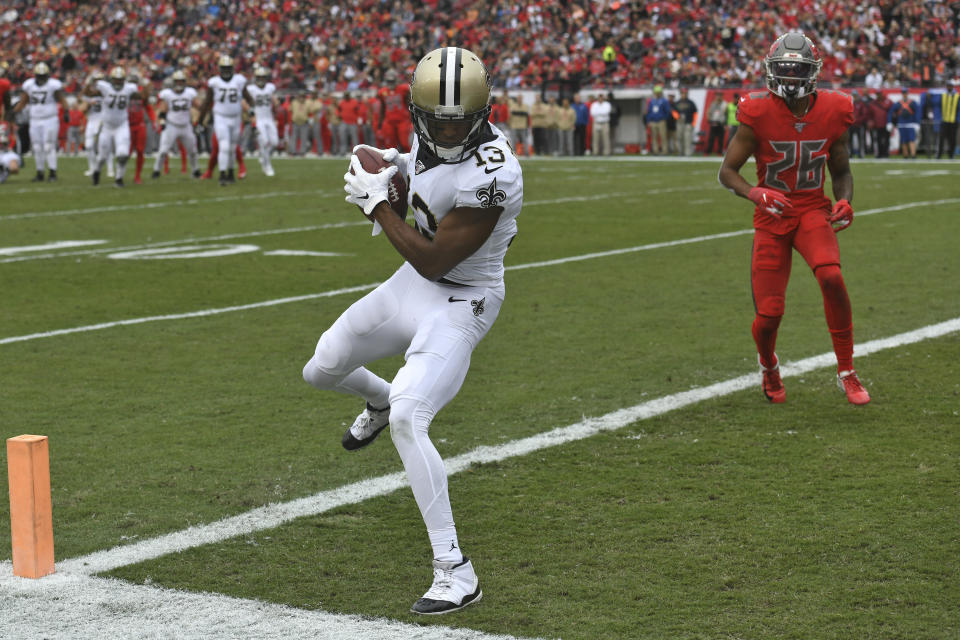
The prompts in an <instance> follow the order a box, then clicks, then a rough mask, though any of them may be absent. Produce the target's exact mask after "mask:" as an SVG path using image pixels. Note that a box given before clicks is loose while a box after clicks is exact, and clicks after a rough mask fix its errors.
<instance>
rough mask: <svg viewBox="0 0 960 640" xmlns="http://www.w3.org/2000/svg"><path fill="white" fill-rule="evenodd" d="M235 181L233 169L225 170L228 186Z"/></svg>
mask: <svg viewBox="0 0 960 640" xmlns="http://www.w3.org/2000/svg"><path fill="white" fill-rule="evenodd" d="M236 181H237V179H236V177H234V175H233V169H227V182H229V183H230V184H233V183H234V182H236Z"/></svg>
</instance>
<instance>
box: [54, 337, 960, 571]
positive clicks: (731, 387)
mask: <svg viewBox="0 0 960 640" xmlns="http://www.w3.org/2000/svg"><path fill="white" fill-rule="evenodd" d="M956 331H960V318H954V319H952V320H947V321H945V322H941V323H939V324H934V325H929V326H926V327H922V328H920V329H916V330H914V331H908V332H906V333H901V334H897V335H895V336H891V337H889V338H881V339H878V340H871V341H869V342H865V343H863V344H859V345H857V348H856V349H857V355H858V356H859V357H863V356H867V355H870V354H871V353H875V352H877V351H882V350H884V349H892V348H894V347H900V346H904V345H908V344H913V343H915V342H920V341H922V340H928V339H931V338H938V337H941V336H944V335H947V334H949V333H954V332H956ZM832 364H836V356H835V355H834V354H833V352H832V351H831V352H827V353H823V354H820V355H817V356H812V357H809V358H804V359H803V360H799V361H797V362H785V363H784V364H782V365H781V368H780V372H781V375H782V376H784V377H791V376H798V375H801V374H804V373H808V372H810V371H813V370H815V369H820V368H823V367H827V366H830V365H832ZM758 384H759V375H758V374H757V373H750V374H746V375H742V376H739V377H736V378H732V379H730V380H725V381H723V382H717V383H715V384H711V385H708V386H706V387H698V388H695V389H690V390H688V391H681V392H679V393H674V394H671V395H668V396H663V397H661V398H656V399H654V400H650V401H647V402H644V403H642V404H638V405H635V406H633V407H628V408H625V409H620V410H618V411H614V412H612V413H608V414H606V415H603V416H599V417H596V418H587V419H586V420H583V421H581V422H578V423H576V424H572V425H569V426H566V427H558V428H556V429H553V430H551V431H547V432H544V433H539V434H537V435H534V436H530V437H528V438H522V439H520V440H514V441H512V442H508V443H506V444H502V445H497V446H482V447H478V448H476V449H473V450H472V451H468V452H466V453H463V454H460V455H458V456H454V457H453V458H449V459H448V460H446V461H445V465H446V468H447V474H448V475H453V474H455V473H459V472H461V471H463V470H465V469H467V468H468V467H470V466H471V465H472V464H475V463H489V462H499V461H501V460H505V459H507V458H513V457H516V456H522V455H526V454H528V453H532V452H534V451H539V450H541V449H546V448H548V447H554V446H557V445H561V444H565V443H568V442H574V441H576V440H582V439H584V438H589V437H590V436H593V435H596V434H598V433H601V432H603V431H613V430H616V429H620V428H623V427H625V426H627V425H629V424H632V423H634V422H637V421H638V420H646V419H647V418H652V417H654V416H658V415H662V414H664V413H667V412H669V411H673V410H675V409H680V408H683V407H687V406H689V405H692V404H696V403H698V402H702V401H704V400H710V399H713V398H719V397H721V396H725V395H729V394H731V393H735V392H737V391H742V390H744V389H749V388H752V387H757V386H758ZM838 393H839V391H838ZM406 486H408V483H407V479H406V474H405V473H403V472H397V473H391V474H388V475H384V476H380V477H377V478H370V479H367V480H361V481H359V482H354V483H352V484H348V485H344V486H342V487H338V488H336V489H330V490H328V491H322V492H320V493H317V494H315V495H312V496H309V497H305V498H299V499H297V500H292V501H290V502H284V503H275V504H269V505H266V506H263V507H258V508H256V509H253V510H251V511H247V512H245V513H242V514H240V515H237V516H233V517H230V518H224V519H222V520H218V521H216V522H212V523H209V524H205V525H197V526H193V527H189V528H188V529H184V530H183V531H177V532H175V533H170V534H167V535H163V536H160V537H157V538H153V539H151V540H143V541H141V542H137V543H133V544H128V545H122V546H117V547H114V548H113V549H109V550H105V551H97V552H95V553H92V554H89V555H86V556H81V557H79V558H73V559H70V560H64V561H61V562H59V563H58V564H57V571H58V572H61V573H70V574H83V575H91V574H95V573H101V572H104V571H110V570H112V569H116V568H118V567H123V566H127V565H131V564H136V563H138V562H143V561H145V560H150V559H153V558H158V557H160V556H164V555H167V554H170V553H176V552H180V551H185V550H187V549H191V548H193V547H198V546H201V545H206V544H212V543H215V542H219V541H221V540H226V539H228V538H233V537H236V536H240V535H244V534H248V533H253V532H255V531H260V530H263V529H271V528H274V527H277V526H280V525H282V524H284V523H285V522H289V521H291V520H293V519H295V518H300V517H304V516H313V515H317V514H320V513H323V512H325V511H329V510H331V509H334V508H337V507H341V506H344V505H350V504H356V503H358V502H361V501H364V500H367V499H370V498H374V497H378V496H383V495H387V494H389V493H392V492H393V491H396V490H397V489H399V488H401V487H406Z"/></svg>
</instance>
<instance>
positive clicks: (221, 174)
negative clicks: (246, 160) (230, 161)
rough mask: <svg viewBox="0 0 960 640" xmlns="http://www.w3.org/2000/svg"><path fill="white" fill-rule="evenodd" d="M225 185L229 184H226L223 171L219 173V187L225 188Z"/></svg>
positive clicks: (225, 175) (225, 176)
mask: <svg viewBox="0 0 960 640" xmlns="http://www.w3.org/2000/svg"><path fill="white" fill-rule="evenodd" d="M227 184H229V183H228V182H227V174H226V173H224V172H223V171H221V172H220V186H221V187H225V186H227Z"/></svg>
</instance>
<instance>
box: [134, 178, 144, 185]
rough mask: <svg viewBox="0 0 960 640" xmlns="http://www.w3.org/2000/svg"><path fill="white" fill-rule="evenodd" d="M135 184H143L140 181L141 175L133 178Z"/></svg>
mask: <svg viewBox="0 0 960 640" xmlns="http://www.w3.org/2000/svg"><path fill="white" fill-rule="evenodd" d="M133 184H143V183H142V182H140V176H137V177H136V178H134V179H133Z"/></svg>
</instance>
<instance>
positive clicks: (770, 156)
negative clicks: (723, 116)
mask: <svg viewBox="0 0 960 640" xmlns="http://www.w3.org/2000/svg"><path fill="white" fill-rule="evenodd" d="M810 100H812V101H813V104H812V105H811V106H810V109H809V111H807V113H806V114H805V115H804V116H803V117H801V118H797V117H796V116H794V115H793V113H791V112H790V108H789V107H788V106H787V103H786V102H785V101H784V100H783V99H782V98H779V97H777V96H774V95H773V94H771V93H770V92H769V91H763V92H754V93H750V94H748V95H746V96H744V97H743V98H741V99H740V104H739V106H738V107H737V120H738V121H739V122H741V123H742V124H745V125H748V126H749V127H750V128H751V129H753V131H754V133H755V134H756V139H757V148H756V151H755V152H754V153H755V155H756V159H757V184H758V186H761V187H768V188H770V189H776V190H777V191H780V192H782V193H783V194H784V195H786V196H787V197H788V198H789V199H790V202H791V203H792V205H793V206H792V207H791V208H789V209H787V210H786V211H784V212H783V216H782V217H781V218H777V217H776V216H773V215H771V214H769V213H766V212H765V211H761V210H760V207H757V209H756V211H755V212H754V218H753V219H754V226H755V227H764V228H767V229H769V230H770V231H773V232H775V233H782V232H784V231H788V230H790V229H791V228H792V227H793V226H794V225H795V222H796V221H795V220H790V219H791V218H798V217H799V216H800V215H801V214H803V213H804V212H806V211H812V210H824V211H829V210H830V208H831V206H832V205H831V201H830V199H829V198H827V197H826V195H824V193H823V186H824V178H825V169H826V164H827V159H828V158H829V156H830V147H831V146H833V143H834V142H836V140H837V138H839V137H840V136H842V135H843V133H844V132H845V131H846V130H847V128H848V127H849V126H850V125H851V124H853V100H852V99H851V97H850V96H849V95H848V94H846V93H841V92H839V91H831V90H824V89H820V90H818V91H817V92H816V93H815V94H813V95H812V96H810Z"/></svg>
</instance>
